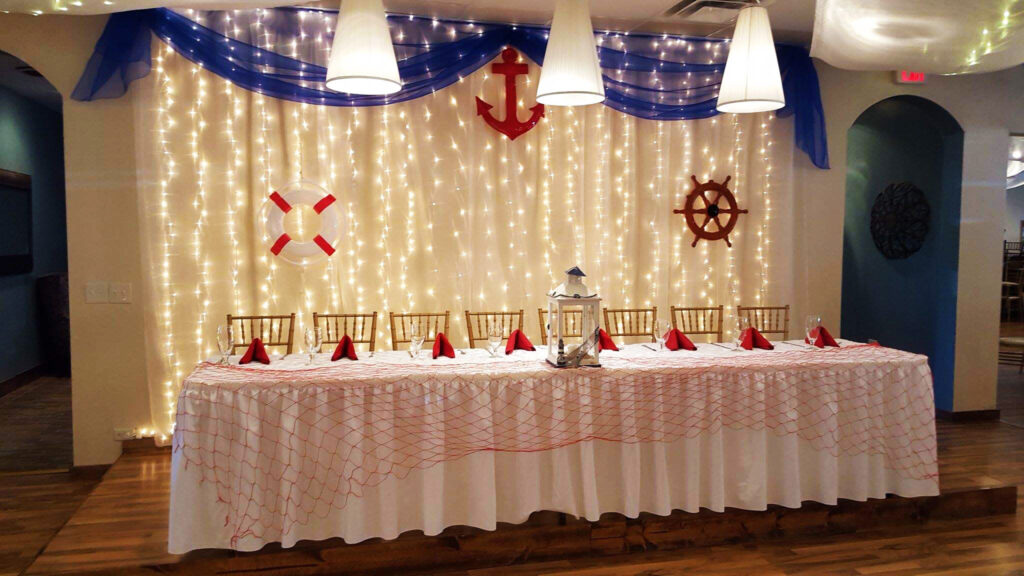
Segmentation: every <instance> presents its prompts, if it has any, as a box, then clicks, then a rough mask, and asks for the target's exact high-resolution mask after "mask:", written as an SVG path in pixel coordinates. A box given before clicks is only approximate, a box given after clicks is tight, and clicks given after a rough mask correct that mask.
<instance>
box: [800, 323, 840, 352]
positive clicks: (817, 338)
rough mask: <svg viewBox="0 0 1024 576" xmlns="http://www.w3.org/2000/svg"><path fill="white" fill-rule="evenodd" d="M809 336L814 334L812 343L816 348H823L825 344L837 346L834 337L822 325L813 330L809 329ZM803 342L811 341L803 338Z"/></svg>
mask: <svg viewBox="0 0 1024 576" xmlns="http://www.w3.org/2000/svg"><path fill="white" fill-rule="evenodd" d="M811 336H814V345H815V346H817V347H818V348H824V347H825V346H834V347H836V348H839V344H836V340H835V338H833V337H832V335H831V334H829V333H828V330H827V329H826V328H825V327H824V326H818V327H817V328H815V329H814V330H811ZM804 342H806V343H808V344H810V343H811V341H810V340H808V339H807V338H804Z"/></svg>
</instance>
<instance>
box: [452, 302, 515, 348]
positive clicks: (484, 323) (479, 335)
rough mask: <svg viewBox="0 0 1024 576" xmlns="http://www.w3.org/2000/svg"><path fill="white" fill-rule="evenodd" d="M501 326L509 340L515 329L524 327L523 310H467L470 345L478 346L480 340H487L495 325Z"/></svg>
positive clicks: (504, 336)
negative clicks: (489, 331)
mask: <svg viewBox="0 0 1024 576" xmlns="http://www.w3.org/2000/svg"><path fill="white" fill-rule="evenodd" d="M496 324H497V325H500V326H501V335H502V337H503V338H505V339H506V340H508V337H509V336H510V335H511V334H512V331H513V330H522V329H523V311H522V310H520V311H518V312H470V311H469V310H466V337H467V338H468V339H469V347H470V348H476V343H477V342H478V341H480V340H483V341H486V340H487V333H488V330H490V327H491V326H493V325H496Z"/></svg>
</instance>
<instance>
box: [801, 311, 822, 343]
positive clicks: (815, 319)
mask: <svg viewBox="0 0 1024 576" xmlns="http://www.w3.org/2000/svg"><path fill="white" fill-rule="evenodd" d="M819 326H821V316H819V315H817V314H808V315H807V321H806V322H805V323H804V333H805V334H806V335H807V342H808V343H809V344H810V345H811V346H814V341H815V340H816V339H817V338H818V327H819Z"/></svg>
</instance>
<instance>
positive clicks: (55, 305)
mask: <svg viewBox="0 0 1024 576" xmlns="http://www.w3.org/2000/svg"><path fill="white" fill-rule="evenodd" d="M63 133H64V128H63V114H62V100H61V96H60V93H59V92H58V91H57V89H56V88H54V86H53V85H52V84H51V83H50V82H49V81H47V80H46V79H45V78H43V76H42V75H41V74H40V73H39V72H37V71H36V70H35V69H34V68H32V67H31V66H30V65H29V64H27V63H25V62H24V61H22V60H20V59H18V58H16V57H15V56H13V55H10V54H8V53H6V52H0V317H2V318H3V321H2V322H0V438H2V441H0V472H18V471H25V470H54V469H68V468H70V467H71V466H72V464H73V459H72V441H73V437H72V430H71V383H70V378H69V377H70V370H71V367H70V318H69V314H68V281H67V271H68V252H67V217H66V210H65V191H64V145H63Z"/></svg>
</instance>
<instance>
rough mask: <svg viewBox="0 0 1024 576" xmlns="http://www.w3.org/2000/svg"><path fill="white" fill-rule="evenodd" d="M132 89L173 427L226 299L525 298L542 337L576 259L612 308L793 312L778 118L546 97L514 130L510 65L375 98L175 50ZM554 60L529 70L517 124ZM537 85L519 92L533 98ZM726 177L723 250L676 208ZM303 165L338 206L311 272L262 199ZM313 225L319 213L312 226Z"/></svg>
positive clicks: (329, 303)
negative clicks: (488, 106)
mask: <svg viewBox="0 0 1024 576" xmlns="http://www.w3.org/2000/svg"><path fill="white" fill-rule="evenodd" d="M154 54H155V55H157V56H155V63H154V64H155V65H154V72H153V73H152V74H150V75H149V76H148V77H147V78H145V79H144V80H142V81H140V82H139V83H138V88H133V97H134V99H135V103H136V109H137V116H138V122H139V124H138V125H139V126H140V127H141V129H139V130H137V134H138V136H137V142H136V146H137V150H138V167H139V175H140V190H141V194H142V198H141V205H142V207H143V222H142V245H143V248H144V258H145V262H144V265H145V266H146V267H147V269H148V270H149V271H150V277H151V279H152V283H151V285H150V286H149V287H148V289H147V290H146V291H145V294H144V297H145V300H146V304H147V310H148V317H147V325H146V331H147V342H148V349H149V357H148V365H149V368H150V386H151V392H152V398H153V418H154V426H155V428H156V429H158V430H160V431H161V432H164V433H166V432H168V431H169V430H170V428H171V422H172V421H173V410H174V401H175V399H176V395H177V390H178V385H179V384H180V382H181V380H182V379H183V378H184V377H185V376H186V375H187V374H188V373H189V372H190V371H191V369H192V367H193V366H194V364H195V363H196V362H197V361H199V360H200V359H202V358H205V357H209V356H212V355H214V354H216V343H215V329H216V327H217V325H218V324H221V323H223V322H224V317H225V315H226V314H228V313H234V314H241V313H246V314H251V313H278V314H280V313H290V312H296V313H297V314H298V318H299V322H298V326H297V327H296V342H299V341H301V334H302V332H301V328H302V326H304V325H307V324H308V323H309V322H310V320H311V314H312V312H314V311H318V312H342V311H343V312H357V311H373V310H376V311H378V312H380V313H381V314H382V315H384V316H383V318H384V319H385V320H384V321H382V322H379V323H378V335H377V338H378V346H381V347H383V348H389V347H390V341H389V335H388V328H387V322H386V314H387V312H388V311H435V310H436V311H443V310H450V311H451V312H452V330H451V332H452V335H451V336H452V341H453V343H454V344H455V345H456V346H457V347H460V346H461V347H464V346H466V345H467V344H466V335H465V331H464V329H463V326H462V324H463V322H461V321H460V320H461V316H462V313H463V311H464V310H467V309H468V310H500V309H512V310H518V309H523V310H524V311H525V313H526V317H525V326H526V331H527V334H528V336H529V337H530V338H531V339H533V341H534V343H536V344H539V341H540V331H539V322H538V320H537V312H536V311H537V308H538V307H539V306H543V305H544V304H545V302H546V301H545V296H544V295H545V292H546V291H547V290H550V289H551V288H552V287H553V286H554V285H556V284H557V283H558V282H560V281H561V280H562V279H563V271H564V270H565V269H567V268H569V267H571V266H573V265H579V266H580V267H581V268H582V269H583V270H584V271H585V272H586V273H587V275H588V277H587V283H588V285H589V286H590V287H592V288H595V289H596V290H597V291H598V292H599V293H600V295H601V296H602V297H603V298H604V304H605V306H606V307H640V306H657V307H658V309H659V310H658V316H659V318H661V319H662V320H665V321H668V320H669V306H671V305H677V306H686V305H688V306H701V305H718V304H724V305H726V307H727V309H728V310H729V313H728V314H727V317H726V327H727V330H729V329H731V327H732V323H731V319H732V317H733V314H732V312H731V307H733V306H735V305H736V304H739V303H744V304H756V303H764V304H785V303H789V301H790V299H791V297H792V292H793V291H792V286H791V284H792V280H791V279H792V276H793V274H792V270H791V268H792V262H791V256H790V254H791V247H792V238H791V232H790V230H791V228H792V220H793V217H792V205H791V193H792V192H791V190H792V186H791V182H790V172H789V170H790V166H791V163H792V150H793V146H792V126H791V120H778V119H775V118H774V116H773V115H771V114H757V115H722V116H718V117H715V118H712V119H705V120H694V121H680V122H657V121H650V120H641V119H637V118H635V117H631V116H627V115H625V114H622V113H620V112H617V111H614V110H612V109H610V108H608V107H605V106H601V105H595V106H589V107H585V108H553V107H548V109H547V114H546V117H545V118H544V119H543V120H542V121H541V122H540V124H539V125H538V126H537V127H536V128H534V129H533V130H531V131H530V132H528V133H527V134H525V135H523V136H521V137H519V138H518V139H517V140H515V141H509V140H508V139H507V138H505V137H504V136H502V135H501V134H498V133H497V132H495V131H494V130H492V129H491V128H489V127H488V126H487V125H486V124H485V123H484V122H483V120H482V119H480V118H479V117H478V116H477V115H476V105H475V101H474V97H476V96H480V97H482V98H484V99H486V100H487V101H489V102H492V103H494V104H496V106H495V108H494V110H492V112H493V113H494V114H496V115H497V116H498V117H499V118H504V115H505V111H504V110H503V106H502V105H501V104H500V102H501V101H502V98H503V93H502V84H503V78H502V77H494V76H492V75H490V74H489V73H488V72H487V70H488V69H489V68H486V67H485V68H483V69H481V70H479V71H478V72H476V73H475V74H473V75H472V76H470V77H468V78H465V79H464V80H463V81H461V82H459V83H456V84H454V85H452V86H450V87H448V88H446V89H444V90H442V91H439V92H437V93H435V94H433V95H432V96H428V97H425V98H422V99H419V100H414V101H410V102H406V103H402V104H395V105H390V106H386V107H373V108H340V107H318V106H313V105H306V104H296V103H291V102H284V101H278V100H273V99H270V98H265V97H262V96H260V95H258V94H255V93H252V92H248V91H246V90H244V89H241V88H238V87H235V86H233V85H231V84H229V83H228V82H226V81H225V80H223V79H221V78H219V77H217V76H214V75H212V74H210V73H208V72H206V71H202V70H200V69H199V68H197V67H196V66H194V65H193V64H192V63H191V62H189V61H188V60H186V59H185V58H183V57H181V56H180V55H178V54H176V53H174V52H173V51H171V50H170V49H168V48H167V47H166V46H164V45H163V44H161V43H156V44H155V45H154ZM538 76H539V68H538V67H537V66H536V65H535V64H532V63H531V66H530V75H529V80H528V82H529V84H528V86H526V85H525V84H524V81H523V80H521V81H520V82H521V84H520V87H521V93H522V94H525V95H524V96H523V102H522V103H521V104H520V117H525V115H526V114H527V112H526V108H528V107H529V106H532V105H533V94H534V89H535V87H536V82H537V78H538ZM524 90H525V92H524ZM691 174H695V175H696V176H697V178H699V179H701V180H707V179H709V178H714V179H715V180H717V181H721V180H723V179H724V178H725V177H726V176H731V177H732V180H731V182H730V187H731V188H732V189H733V190H734V191H735V193H736V195H737V198H738V200H739V203H740V205H741V207H743V208H747V209H749V210H750V213H749V214H748V215H744V216H741V217H740V220H739V225H738V226H737V227H736V229H735V231H734V232H733V234H732V235H731V239H732V242H733V248H732V249H728V248H727V247H726V246H725V243H724V242H721V241H719V242H715V243H713V244H709V243H707V242H704V241H701V242H700V243H698V245H697V247H695V248H694V247H691V246H690V243H691V242H692V240H693V235H692V234H691V233H690V232H688V231H686V230H685V225H684V219H683V216H682V215H677V214H673V213H672V210H673V209H674V208H681V207H682V206H683V202H684V199H685V196H686V193H687V192H688V191H689V190H690V188H691V185H692V183H691V182H690V176H691ZM299 178H305V179H308V180H312V181H315V182H317V183H320V184H321V185H323V186H324V187H325V188H327V189H328V190H329V191H330V192H331V193H333V194H334V195H335V196H336V197H337V199H338V203H339V206H341V207H342V208H343V214H344V225H343V235H342V239H341V241H340V243H339V245H338V246H337V248H338V251H337V253H335V255H334V256H332V257H331V258H329V259H327V260H325V261H323V262H320V263H317V264H314V265H310V266H308V267H306V268H301V267H297V266H294V265H292V264H288V263H286V262H284V261H282V260H281V259H280V258H278V257H275V256H273V255H271V254H270V252H269V251H268V243H267V241H266V240H265V239H264V238H263V234H262V224H261V222H262V220H261V211H260V209H261V206H262V205H263V204H264V202H265V201H266V198H267V196H268V194H269V193H270V192H272V191H273V190H275V189H278V188H280V187H283V186H284V185H285V184H286V183H288V182H291V181H294V180H297V179H299ZM314 224H315V222H314Z"/></svg>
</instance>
